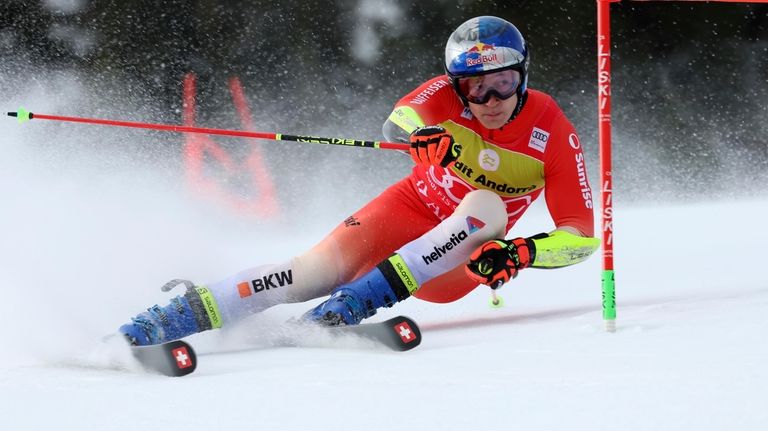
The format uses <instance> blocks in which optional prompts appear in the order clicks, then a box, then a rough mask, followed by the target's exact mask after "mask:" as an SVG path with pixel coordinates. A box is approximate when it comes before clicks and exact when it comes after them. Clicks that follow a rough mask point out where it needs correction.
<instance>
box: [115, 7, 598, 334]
mask: <svg viewBox="0 0 768 431" xmlns="http://www.w3.org/2000/svg"><path fill="white" fill-rule="evenodd" d="M529 56H530V53H529V49H528V46H527V44H526V42H525V40H524V39H523V36H522V35H521V34H520V32H519V31H518V29H517V28H516V27H515V26H514V25H512V24H511V23H509V22H507V21H505V20H503V19H501V18H497V17H491V16H481V17H476V18H472V19H470V20H468V21H467V22H465V23H463V24H462V25H461V26H459V27H458V28H457V29H456V30H455V31H454V32H453V33H452V34H451V35H450V37H449V39H448V42H447V45H446V47H445V69H446V74H445V75H442V76H438V77H435V78H433V79H431V80H429V81H427V82H425V83H423V84H422V85H420V86H419V87H418V88H416V89H415V90H413V91H412V92H411V93H409V94H407V95H406V96H405V97H403V98H402V99H400V101H399V102H397V104H396V105H395V107H394V110H393V112H392V113H391V115H390V116H389V118H388V119H387V120H386V122H385V124H384V128H383V132H384V135H385V137H386V138H387V139H388V140H390V141H402V142H409V143H410V144H411V148H410V155H411V157H412V158H413V160H414V162H415V166H414V167H413V170H412V172H411V174H410V175H408V176H407V177H405V178H404V179H402V180H400V181H399V182H397V183H395V184H394V185H392V186H390V187H389V188H387V189H386V190H385V191H384V192H383V193H382V194H381V195H379V196H378V197H376V198H374V199H373V200H372V201H371V202H369V203H368V204H367V205H365V206H364V207H363V208H362V209H360V210H358V211H357V212H355V213H354V214H352V215H351V216H350V217H348V218H347V219H346V220H344V221H343V222H342V223H341V224H340V225H339V226H337V227H336V228H335V229H334V230H333V231H332V232H331V233H330V234H329V235H328V236H327V237H325V238H324V239H323V240H321V241H320V242H319V243H318V244H317V245H315V246H314V247H313V248H311V249H310V250H309V251H307V252H305V253H304V254H301V255H298V256H296V257H294V258H292V259H290V260H288V261H287V262H283V263H279V264H272V265H261V266H257V267H254V268H250V269H246V270H244V271H242V272H239V273H237V274H235V275H232V276H231V277H229V278H226V279H224V280H221V281H219V282H216V283H212V284H209V285H208V286H194V285H193V284H192V283H191V282H187V281H183V280H174V281H172V282H171V283H169V284H168V285H166V286H164V288H163V290H166V291H168V290H170V289H172V288H173V287H174V286H175V285H177V284H179V283H183V284H185V285H186V288H187V291H186V293H184V295H182V296H177V297H175V298H173V299H172V300H171V303H170V304H169V305H167V306H165V307H160V306H158V305H155V306H153V307H151V308H149V309H148V310H147V311H145V312H142V313H140V314H139V315H138V316H136V317H135V318H133V319H131V322H130V323H128V324H125V325H123V326H121V327H120V329H119V332H121V333H122V334H124V335H125V336H126V337H127V338H128V339H129V340H130V342H131V343H133V344H136V345H147V344H158V343H163V342H166V341H170V340H173V339H178V338H181V337H185V336H187V335H190V334H194V333H197V332H201V331H205V330H208V329H212V328H219V327H221V326H223V325H232V324H233V323H234V322H237V321H239V320H241V319H242V318H244V317H245V316H248V315H250V314H252V313H257V312H260V311H262V310H265V309H267V308H269V307H271V306H273V305H276V304H281V303H289V302H303V301H308V300H311V299H314V298H319V297H322V296H325V295H329V294H330V297H329V298H328V299H327V300H325V301H324V302H323V303H321V304H320V305H318V306H317V307H315V308H313V309H311V310H309V311H308V312H307V313H306V314H305V315H304V316H303V318H304V319H306V320H308V321H312V322H317V323H320V324H324V325H355V324H358V323H360V322H361V321H362V320H363V319H365V318H368V317H371V316H372V315H374V314H376V310H377V309H378V308H380V307H391V306H393V305H394V304H395V303H397V302H400V301H403V300H405V299H407V298H408V297H410V296H415V297H417V298H419V299H422V300H426V301H431V302H438V303H446V302H452V301H456V300H458V299H459V298H461V297H463V296H465V295H466V294H467V293H469V292H470V291H471V290H473V289H474V288H476V287H477V286H478V285H480V284H486V285H489V286H491V287H492V288H494V289H495V288H499V287H500V286H501V285H503V284H504V283H506V282H508V281H509V280H511V279H513V278H515V277H516V276H517V275H518V272H519V271H521V270H522V269H525V268H528V267H538V268H557V267H563V266H568V265H572V264H575V263H579V262H581V261H583V260H585V259H586V258H587V257H588V256H589V255H590V254H592V252H594V251H595V250H596V249H597V247H598V245H599V240H598V239H596V238H593V237H592V235H593V234H594V221H593V210H592V194H591V193H592V192H591V189H590V186H589V182H588V180H587V174H586V167H585V165H584V156H583V154H582V148H581V143H580V141H579V138H578V135H577V134H576V132H575V130H574V127H573V126H572V125H571V123H570V122H569V121H568V119H567V118H566V117H565V115H564V114H563V112H562V111H561V110H560V108H559V107H558V106H557V104H556V103H555V102H554V100H553V99H552V98H551V97H550V96H548V95H547V94H545V93H543V92H540V91H536V90H533V89H529V88H528V66H529ZM542 192H544V195H545V198H546V203H547V207H548V210H549V213H550V214H551V217H552V219H553V221H554V224H555V230H553V231H552V232H549V233H541V234H537V235H533V236H530V237H515V238H514V239H510V240H506V239H504V238H505V237H506V236H507V233H508V232H509V230H510V229H511V228H512V227H513V226H514V224H515V222H517V220H518V219H519V218H520V217H521V216H522V214H523V213H524V212H525V210H526V209H527V208H528V207H529V206H530V205H531V203H532V202H533V201H534V200H535V199H536V198H537V197H539V195H540V194H541V193H542Z"/></svg>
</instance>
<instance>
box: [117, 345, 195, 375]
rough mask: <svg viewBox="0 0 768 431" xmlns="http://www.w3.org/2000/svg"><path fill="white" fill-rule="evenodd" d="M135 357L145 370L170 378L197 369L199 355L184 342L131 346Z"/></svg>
mask: <svg viewBox="0 0 768 431" xmlns="http://www.w3.org/2000/svg"><path fill="white" fill-rule="evenodd" d="M130 348H131V353H132V354H133V357H134V358H136V360H137V361H138V362H139V363H140V364H141V366H142V367H144V369H146V370H147V371H151V372H156V373H160V374H163V375H166V376H169V377H181V376H186V375H187V374H190V373H192V372H193V371H195V368H197V355H196V354H195V351H194V349H192V346H190V345H189V344H187V343H186V342H185V341H182V340H175V341H169V342H167V343H163V344H155V345H151V346H131V347H130Z"/></svg>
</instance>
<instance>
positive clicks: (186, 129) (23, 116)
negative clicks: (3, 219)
mask: <svg viewBox="0 0 768 431" xmlns="http://www.w3.org/2000/svg"><path fill="white" fill-rule="evenodd" d="M8 116H9V117H16V118H18V120H19V123H23V122H25V121H29V120H32V119H37V120H53V121H65V122H70V123H85V124H98V125H102V126H115V127H130V128H134V129H150V130H161V131H166V132H177V133H201V134H205V135H220V136H234V137H240V138H255V139H269V140H272V141H292V142H301V143H307V144H325V145H343V146H348V147H364V148H379V149H383V150H408V149H409V148H410V145H409V144H405V143H399V142H380V141H364V140H359V139H346V138H321V137H317V136H303V135H286V134H282V133H266V132H248V131H245V130H230V129H212V128H207V127H191V126H180V125H175V124H155V123H141V122H138V121H118V120H104V119H100V118H84V117H65V116H61V115H48V114H33V113H32V112H29V111H26V110H24V109H19V111H18V112H9V113H8Z"/></svg>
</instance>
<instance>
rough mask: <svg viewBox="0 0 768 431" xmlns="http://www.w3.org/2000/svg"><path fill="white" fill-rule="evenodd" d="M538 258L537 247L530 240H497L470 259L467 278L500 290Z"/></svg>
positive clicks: (483, 246) (476, 252)
mask: <svg viewBox="0 0 768 431" xmlns="http://www.w3.org/2000/svg"><path fill="white" fill-rule="evenodd" d="M535 257H536V246H535V245H534V244H533V240H532V239H530V238H515V239H513V240H509V241H507V240H503V239H497V240H493V241H488V242H486V243H485V244H483V245H481V246H480V247H478V248H477V249H476V250H475V251H474V252H472V255H470V257H469V263H468V264H467V266H466V268H465V270H466V273H467V276H468V277H469V278H471V279H472V280H474V281H476V282H477V283H478V284H486V285H488V286H490V287H491V288H492V289H498V288H499V287H501V286H502V285H503V284H504V283H506V282H508V281H509V280H511V279H513V278H515V277H517V273H518V272H519V271H520V270H521V269H523V268H528V267H529V266H531V264H532V263H533V260H534V258H535Z"/></svg>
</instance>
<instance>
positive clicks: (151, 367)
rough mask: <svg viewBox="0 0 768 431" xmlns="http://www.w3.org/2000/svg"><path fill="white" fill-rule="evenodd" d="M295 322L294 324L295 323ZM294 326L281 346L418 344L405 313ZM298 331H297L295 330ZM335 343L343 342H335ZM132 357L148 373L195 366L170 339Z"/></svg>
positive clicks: (180, 372) (188, 351)
mask: <svg viewBox="0 0 768 431" xmlns="http://www.w3.org/2000/svg"><path fill="white" fill-rule="evenodd" d="M294 325H295V326H294ZM288 327H289V328H293V329H291V330H290V331H288V333H283V334H281V335H280V336H278V338H279V339H280V342H281V345H283V346H301V345H307V344H312V343H311V342H310V343H307V340H308V339H311V338H320V337H322V336H327V335H330V338H329V339H328V340H327V341H328V342H326V343H322V344H321V345H322V346H323V347H333V346H334V340H337V341H340V340H341V339H347V338H351V337H360V338H362V339H366V340H369V341H372V342H373V343H374V344H376V345H381V346H383V347H386V348H388V349H390V350H394V351H396V352H405V351H408V350H411V349H413V348H415V347H416V346H418V345H419V344H421V330H420V329H419V325H417V324H416V322H414V321H413V320H412V319H410V318H408V317H405V316H397V317H393V318H391V319H387V320H385V321H383V322H373V323H362V324H360V325H353V326H329V327H328V326H321V325H315V324H307V323H295V324H289V325H288ZM296 330H297V331H296ZM337 345H343V343H342V344H337ZM130 349H131V353H132V354H133V357H134V358H135V359H136V360H137V361H138V362H139V363H140V364H141V366H142V367H143V368H144V369H145V370H147V371H150V372H155V373H159V374H163V375H165V376H169V377H181V376H186V375H187V374H191V373H192V372H193V371H195V369H196V368H197V355H196V354H195V351H194V349H193V348H192V346H190V345H189V344H188V343H187V342H185V341H183V340H176V341H169V342H167V343H163V344H156V345H150V346H131V347H130Z"/></svg>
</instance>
